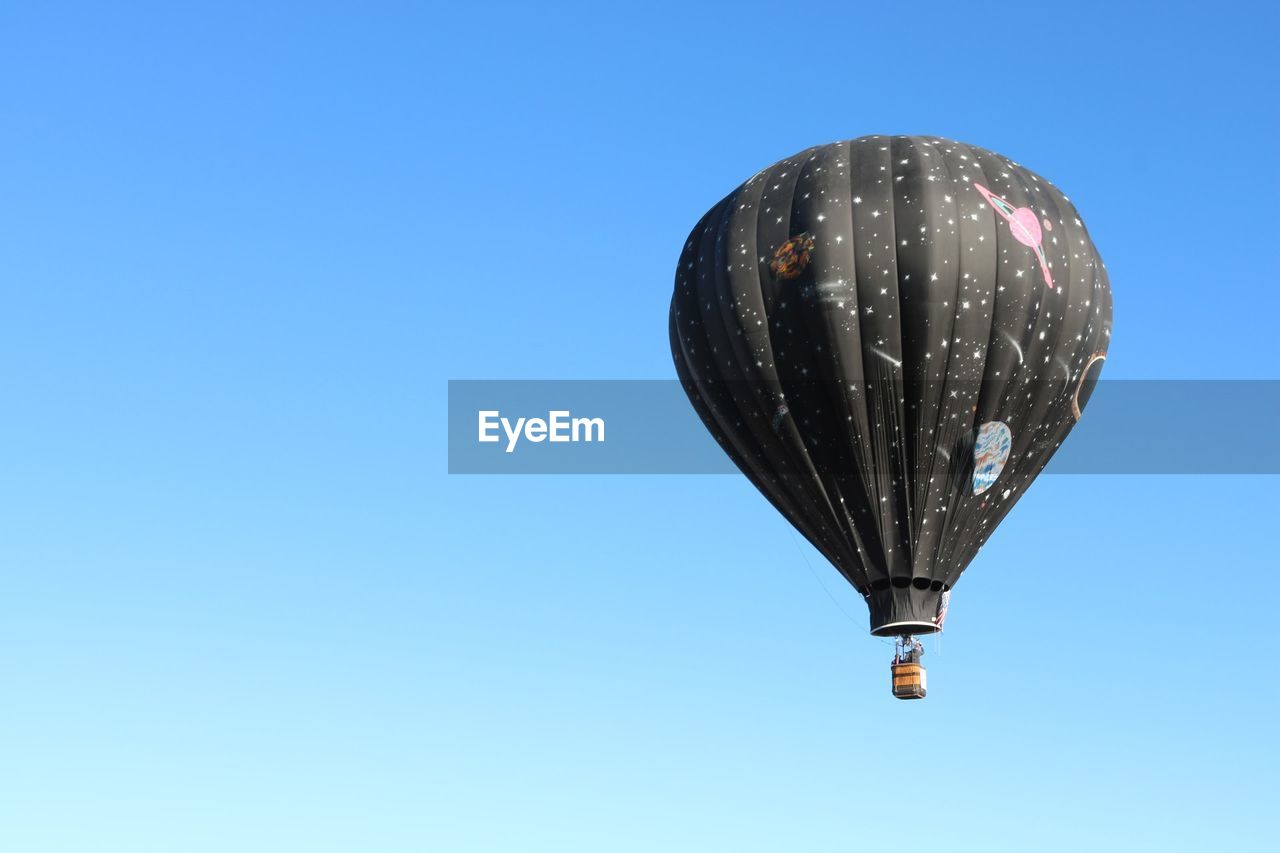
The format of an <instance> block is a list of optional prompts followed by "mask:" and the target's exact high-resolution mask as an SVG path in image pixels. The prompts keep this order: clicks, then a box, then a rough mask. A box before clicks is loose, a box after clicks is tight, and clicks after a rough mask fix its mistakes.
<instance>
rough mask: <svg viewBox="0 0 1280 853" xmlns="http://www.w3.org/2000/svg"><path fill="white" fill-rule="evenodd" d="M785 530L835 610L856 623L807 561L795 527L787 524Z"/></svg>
mask: <svg viewBox="0 0 1280 853" xmlns="http://www.w3.org/2000/svg"><path fill="white" fill-rule="evenodd" d="M787 532H789V533H790V534H791V541H792V542H795V543H796V550H797V551H799V552H800V556H801V558H803V559H804V564H805V565H806V566H808V567H809V574H811V575H813V579H814V580H815V581H817V582H818V586H820V587H822V591H823V592H825V593H826V594H827V598H829V599H831V603H832V604H834V605H835V606H836V609H837V610H839V611H840V612H841V613H843V614H844V618H846V619H848V620H849V622H850V624H852V625H857V624H858V622H857V620H855V619H854V618H853V617H852V616H850V615H849V611H848V610H845V609H844V607H843V606H841V604H840V600H839V599H837V598H836V597H835V595H834V594H833V593H832V592H831V590H829V589H827V585H826V584H825V583H823V582H822V577H821V576H819V574H818V572H817V570H816V569H814V567H813V563H811V562H810V561H809V555H808V554H806V553H805V552H804V547H803V546H802V545H801V544H800V538H799V537H798V536H796V531H795V528H793V527H792V526H791V525H790V524H788V525H787Z"/></svg>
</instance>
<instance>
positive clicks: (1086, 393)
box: [1071, 352, 1107, 421]
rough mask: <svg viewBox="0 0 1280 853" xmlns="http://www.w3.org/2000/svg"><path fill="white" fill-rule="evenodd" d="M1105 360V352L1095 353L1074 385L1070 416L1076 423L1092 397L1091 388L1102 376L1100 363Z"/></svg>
mask: <svg viewBox="0 0 1280 853" xmlns="http://www.w3.org/2000/svg"><path fill="white" fill-rule="evenodd" d="M1106 360H1107V354H1106V353H1105V352H1095V353H1094V354H1093V355H1091V356H1089V361H1088V362H1086V363H1085V366H1084V370H1082V371H1080V381H1079V382H1077V383H1076V391H1075V393H1074V394H1072V395H1071V414H1072V415H1073V416H1074V417H1075V419H1076V420H1077V421H1078V420H1080V417H1081V415H1082V414H1083V413H1084V407H1085V406H1086V405H1087V404H1088V402H1089V398H1090V397H1091V396H1093V388H1094V386H1095V385H1097V384H1098V376H1099V375H1101V374H1102V363H1103V362H1104V361H1106Z"/></svg>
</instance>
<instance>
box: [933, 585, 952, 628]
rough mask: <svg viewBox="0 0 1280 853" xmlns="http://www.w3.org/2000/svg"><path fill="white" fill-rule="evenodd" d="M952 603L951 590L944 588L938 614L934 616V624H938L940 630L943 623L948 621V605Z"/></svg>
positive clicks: (939, 601)
mask: <svg viewBox="0 0 1280 853" xmlns="http://www.w3.org/2000/svg"><path fill="white" fill-rule="evenodd" d="M950 604H951V590H949V589H947V590H943V591H942V595H941V596H940V597H939V598H938V615H937V616H935V617H933V624H935V625H937V626H938V630H939V631H941V630H942V623H943V622H946V621H947V607H949V606H950Z"/></svg>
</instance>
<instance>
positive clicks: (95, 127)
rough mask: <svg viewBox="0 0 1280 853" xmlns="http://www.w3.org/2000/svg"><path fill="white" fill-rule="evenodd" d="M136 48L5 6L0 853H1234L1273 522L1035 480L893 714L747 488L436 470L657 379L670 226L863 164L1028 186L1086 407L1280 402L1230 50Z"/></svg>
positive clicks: (425, 9) (174, 23)
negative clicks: (894, 149) (975, 168)
mask: <svg viewBox="0 0 1280 853" xmlns="http://www.w3.org/2000/svg"><path fill="white" fill-rule="evenodd" d="M180 5H181V8H178V5H175V4H166V3H159V2H155V3H149V4H133V3H127V4H109V5H102V4H80V5H78V4H65V3H56V2H51V3H39V4H19V3H10V4H6V5H5V6H4V7H3V8H2V9H0V97H2V99H3V100H2V101H0V104H2V105H3V109H0V155H2V159H0V162H2V163H3V169H0V200H2V203H0V288H2V289H3V291H2V292H3V297H4V298H3V304H2V305H0V382H2V383H3V384H2V385H0V387H3V389H4V398H5V405H4V406H3V409H2V412H3V416H2V417H0V464H2V468H0V471H2V476H0V850H5V851H9V850H12V851H22V853H43V851H50V852H51V853H52V851H58V853H64V851H85V852H86V853H90V851H92V853H115V851H120V853H147V851H156V853H174V851H184V853H185V851H200V853H204V851H208V853H227V851H237V853H254V851H264V853H265V851H271V853H279V851H285V850H289V851H292V850H297V851H307V853H327V851H343V853H349V851H353V850H360V851H377V853H398V851H423V850H431V851H442V852H443V851H450V853H453V851H459V853H463V851H554V853H570V851H590V853H599V851H644V853H653V851H708V850H731V851H778V850H805V851H826V850H831V851H835V850H840V851H848V850H883V849H889V848H891V847H893V848H896V849H913V850H918V849H925V848H926V847H930V848H934V849H940V850H947V851H956V852H957V853H959V851H971V850H972V851H990V850H1016V851H1024V850H1041V851H1046V850H1063V851H1079V850H1080V849H1082V848H1084V849H1094V850H1119V849H1126V850H1221V849H1225V848H1227V847H1230V846H1234V845H1236V844H1251V843H1252V844H1255V845H1256V844H1259V843H1262V842H1264V841H1265V840H1268V839H1271V838H1273V836H1274V817H1273V811H1274V802H1275V797H1276V794H1277V789H1278V788H1280V785H1278V780H1277V771H1276V763H1277V761H1278V760H1280V747H1278V745H1277V735H1276V729H1275V719H1276V716H1277V713H1278V712H1280V701H1278V700H1280V693H1278V688H1277V686H1276V676H1277V674H1278V673H1277V666H1276V664H1275V660H1274V656H1273V655H1272V654H1271V653H1270V650H1269V640H1270V639H1271V637H1272V636H1273V634H1274V632H1273V631H1272V630H1271V623H1272V620H1273V617H1274V610H1275V601H1276V593H1275V589H1274V587H1273V586H1272V585H1271V584H1269V583H1268V581H1269V580H1270V579H1271V578H1272V576H1273V575H1274V574H1275V572H1276V571H1277V560H1276V557H1275V535H1274V530H1275V526H1276V522H1275V515H1276V511H1277V509H1278V504H1280V502H1278V501H1277V496H1276V487H1277V481H1276V478H1274V477H1119V476H1112V477H1084V476H1075V477H1067V476H1058V477H1047V478H1044V480H1043V481H1042V482H1040V483H1038V484H1037V485H1036V486H1035V487H1034V488H1033V489H1032V490H1031V491H1030V493H1029V494H1028V496H1027V497H1026V498H1025V499H1024V500H1023V501H1022V502H1021V503H1020V504H1019V506H1018V508H1017V510H1015V511H1014V513H1013V514H1012V515H1011V516H1010V517H1009V518H1008V520H1007V521H1006V522H1005V523H1004V524H1003V525H1002V527H1001V529H1000V530H999V532H998V533H997V534H996V535H995V536H994V537H993V539H992V540H991V542H990V544H989V545H988V546H987V548H986V549H984V551H983V552H982V554H980V555H979V557H978V558H977V560H976V561H975V562H974V564H973V565H972V566H971V568H970V571H969V573H967V574H966V575H965V577H964V579H963V582H962V583H961V584H960V585H959V586H958V587H957V590H956V594H955V596H954V599H953V609H952V615H951V618H950V620H949V622H948V632H947V634H946V636H945V637H944V638H942V639H941V640H940V641H939V640H931V641H930V642H929V651H928V656H927V658H926V662H927V663H928V664H929V667H930V668H929V684H930V697H929V699H928V700H927V701H925V702H916V703H900V702H896V701H895V700H893V699H892V698H891V697H890V696H889V694H888V673H887V668H886V664H887V662H888V658H889V656H890V654H891V649H890V648H889V647H888V646H886V645H885V644H884V643H882V642H881V641H880V640H877V639H874V638H871V637H869V636H868V635H867V634H866V621H865V610H864V608H863V605H862V603H861V601H860V600H859V599H858V597H857V596H856V595H855V594H854V593H853V592H852V591H851V590H849V589H847V588H846V587H844V586H843V585H842V583H841V582H840V580H839V578H838V576H837V575H836V574H835V572H834V571H833V570H831V569H830V568H829V567H827V566H826V565H825V564H824V563H823V561H822V559H821V558H820V557H819V556H818V555H817V554H816V553H815V552H813V551H812V549H810V548H809V546H807V545H804V546H803V547H801V545H800V544H799V542H798V537H796V536H794V535H793V534H791V532H790V529H789V527H788V526H787V525H786V524H785V522H783V521H782V520H781V519H780V518H779V517H777V516H776V514H775V513H774V512H773V510H772V509H771V508H770V507H769V506H768V505H767V504H766V502H765V501H764V500H763V499H762V498H761V497H760V496H759V495H757V494H756V493H755V492H754V490H753V489H752V488H751V487H750V485H749V484H748V483H747V482H746V481H745V480H743V479H742V478H739V477H736V476H721V477H710V476H705V477H694V476H688V477H450V476H448V475H447V474H446V473H445V442H444V424H445V412H444V407H445V387H446V386H445V383H446V380H447V379H451V378H454V379H458V378H666V377H671V376H673V375H674V371H673V368H672V366H671V362H670V356H669V352H668V347H667V328H666V312H667V305H668V300H669V298H670V289H671V280H672V272H673V265H674V263H675V261H676V258H677V256H678V253H679V249H680V246H681V244H682V243H683V240H684V237H685V235H686V233H687V232H688V230H689V229H690V228H691V227H692V225H693V224H694V222H695V221H696V220H697V218H698V217H699V216H700V215H701V214H702V212H703V211H704V210H705V209H706V208H707V207H709V206H710V205H711V204H712V203H714V202H715V201H716V200H718V199H719V198H720V197H721V196H723V195H724V194H725V193H727V192H728V191H729V190H731V189H732V188H733V187H734V186H736V185H737V184H738V183H739V182H740V181H742V180H744V179H745V178H747V177H748V176H750V175H751V174H752V173H754V172H755V171H756V170H758V169H760V168H761V167H763V166H765V165H768V164H769V163H772V162H774V161H775V160H777V159H779V158H781V157H784V156H786V155H789V154H791V153H793V152H795V151H797V150H800V149H802V148H805V147H807V146H810V145H814V144H817V143H822V142H828V141H832V140H837V139H842V138H849V137H854V136H860V135H864V134H868V133H919V134H937V135H942V136H947V137H952V138H957V139H962V140H965V141H967V142H971V143H973V144H976V145H980V146H983V147H987V148H991V149H993V150H996V151H999V152H1001V153H1004V154H1007V155H1009V156H1011V157H1013V158H1014V159H1016V160H1018V161H1020V162H1023V163H1025V164H1027V165H1028V166H1029V167H1030V168H1032V169H1034V170H1036V171H1038V172H1039V173H1041V174H1043V175H1045V176H1046V177H1048V178H1050V179H1051V180H1053V181H1054V182H1055V183H1057V184H1059V185H1060V186H1062V187H1063V188H1064V189H1065V190H1066V191H1067V192H1068V193H1069V195H1070V196H1071V197H1072V199H1073V201H1074V202H1075V204H1076V205H1077V207H1078V208H1079V210H1080V212H1081V213H1082V215H1083V217H1084V218H1085V220H1086V222H1087V223H1088V225H1089V228H1090V230H1091V233H1092V236H1093V238H1094V240H1095V242H1096V243H1097V245H1098V247H1099V249H1100V251H1101V253H1102V255H1103V257H1104V258H1105V259H1106V260H1107V263H1108V267H1109V270H1110V273H1111V279H1112V284H1113V287H1114V291H1115V304H1116V308H1115V332H1114V339H1113V346H1112V348H1111V352H1110V357H1109V360H1108V364H1107V370H1106V376H1108V377H1112V378H1118V377H1129V378H1228V377H1233V378H1280V354H1278V350H1277V345H1276V333H1275V317H1276V315H1277V313H1280V292H1278V290H1277V288H1276V287H1275V285H1274V276H1275V273H1274V266H1275V263H1274V246H1275V238H1274V234H1273V230H1274V229H1273V227H1272V224H1273V223H1274V221H1275V218H1276V213H1275V204H1276V199H1277V197H1280V195H1278V193H1277V190H1280V187H1277V174H1276V170H1275V154H1274V151H1275V145H1276V139H1277V130H1278V128H1277V116H1276V111H1275V109H1274V106H1273V102H1274V92H1275V89H1276V86H1277V82H1280V81H1278V78H1280V74H1277V71H1278V70H1280V69H1277V63H1276V56H1275V46H1274V43H1275V38H1276V31H1277V23H1278V21H1277V17H1276V15H1277V13H1276V12H1275V11H1274V9H1273V8H1272V7H1271V6H1269V5H1264V4H1261V3H1255V4H1234V5H1233V4H1230V3H1226V4H1224V3H1219V4H1202V3H1176V2H1173V3H1163V4H1159V5H1154V6H1151V7H1145V6H1143V7H1142V8H1141V9H1140V10H1139V9H1137V8H1135V9H1134V10H1133V11H1129V9H1128V8H1127V7H1126V6H1124V5H1123V4H1116V3H1103V4H1096V5H1092V4H1088V3H1070V4H1061V3H1059V4H1026V3H1023V4H997V5H995V6H991V7H990V9H989V10H988V9H987V7H983V6H981V5H974V4H959V3H955V4H941V5H932V4H923V3H917V4H892V3H878V4H864V3H832V4H804V5H799V4H797V5H795V6H792V7H786V6H784V5H780V4H772V5H764V4H759V5H753V4H749V3H743V2H737V3H733V4H724V5H722V6H716V5H712V4H703V5H700V6H699V7H698V8H690V7H689V5H688V4H662V3H645V4H635V5H634V6H629V7H627V8H625V9H624V8H621V7H619V8H615V6H616V4H608V5H607V6H604V5H602V6H601V7H600V8H593V7H591V6H587V5H583V6H574V7H570V6H557V7H555V8H545V7H544V6H543V4H525V6H524V7H519V6H506V5H503V4H494V3H491V4H452V5H447V6H443V7H441V8H434V7H432V6H431V5H429V4H417V5H412V4H379V3H366V4H350V5H347V6H342V5H335V4H329V3H318V4H308V5H307V7H306V9H305V10H304V9H303V7H300V6H296V7H291V8H286V7H285V6H284V5H283V4H281V6H280V7H279V8H278V9H276V10H275V11H270V10H264V9H263V8H262V7H263V6H264V5H266V4H261V3H237V2H222V3H216V4H215V3H209V4H180ZM948 6H950V8H948ZM1187 417H1188V421H1189V423H1188V435H1189V437H1190V440H1201V439H1202V438H1203V440H1207V441H1211V440H1212V437H1213V434H1214V431H1215V428H1216V426H1217V424H1218V423H1219V421H1218V419H1220V418H1222V417H1226V418H1230V413H1216V412H1195V411H1190V412H1188V413H1187ZM1081 429H1088V418H1087V417H1086V418H1085V421H1084V422H1083V424H1082V426H1081ZM808 563H811V564H812V572H811V570H810V566H809V565H808ZM1064 572H1069V573H1071V574H1072V575H1073V576H1074V578H1075V579H1074V580H1073V581H1072V582H1070V583H1065V584H1059V585H1056V586H1048V585H1046V584H1044V583H1043V582H1042V579H1043V578H1044V577H1049V576H1053V575H1059V574H1062V573H1064ZM815 573H816V575H817V577H816V578H815ZM824 586H825V588H826V590H827V591H829V592H830V596H829V595H828V592H824ZM832 596H833V597H834V598H835V599H836V603H834V604H833V601H832ZM845 612H847V613H848V614H850V615H851V616H852V621H851V620H850V619H849V618H847V617H846V615H845Z"/></svg>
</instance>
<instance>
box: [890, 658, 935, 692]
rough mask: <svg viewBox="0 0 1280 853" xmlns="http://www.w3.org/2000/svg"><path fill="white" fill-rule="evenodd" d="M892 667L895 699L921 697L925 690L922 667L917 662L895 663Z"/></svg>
mask: <svg viewBox="0 0 1280 853" xmlns="http://www.w3.org/2000/svg"><path fill="white" fill-rule="evenodd" d="M891 666H892V667H893V695H894V697H895V698H897V699H923V698H924V697H925V694H926V690H925V672H924V667H923V666H921V665H920V664H918V663H895V664H892V665H891Z"/></svg>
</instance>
